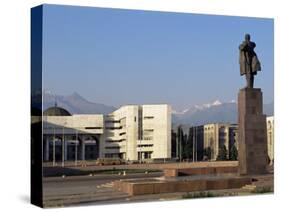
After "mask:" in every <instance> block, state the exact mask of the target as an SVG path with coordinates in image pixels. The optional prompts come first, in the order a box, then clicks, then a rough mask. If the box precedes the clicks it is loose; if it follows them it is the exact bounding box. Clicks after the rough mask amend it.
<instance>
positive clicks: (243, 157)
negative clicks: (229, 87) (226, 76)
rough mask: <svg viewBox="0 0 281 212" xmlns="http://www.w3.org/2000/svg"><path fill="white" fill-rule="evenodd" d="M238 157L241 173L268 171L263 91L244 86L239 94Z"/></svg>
mask: <svg viewBox="0 0 281 212" xmlns="http://www.w3.org/2000/svg"><path fill="white" fill-rule="evenodd" d="M238 145H239V146H238V147H239V148H238V158H239V167H238V170H239V173H240V174H241V175H255V174H265V173H266V172H267V171H266V170H267V160H268V156H267V133H266V116H265V115H264V114H263V102H262V92H261V89H259V88H244V89H241V90H240V91H239V95H238Z"/></svg>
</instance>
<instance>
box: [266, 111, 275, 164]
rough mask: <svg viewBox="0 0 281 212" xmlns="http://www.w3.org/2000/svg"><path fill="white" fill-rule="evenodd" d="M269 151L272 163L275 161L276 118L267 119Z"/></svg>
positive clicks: (269, 117)
mask: <svg viewBox="0 0 281 212" xmlns="http://www.w3.org/2000/svg"><path fill="white" fill-rule="evenodd" d="M266 128H267V151H268V157H269V160H270V162H271V163H272V162H273V161H274V116H268V117H266Z"/></svg>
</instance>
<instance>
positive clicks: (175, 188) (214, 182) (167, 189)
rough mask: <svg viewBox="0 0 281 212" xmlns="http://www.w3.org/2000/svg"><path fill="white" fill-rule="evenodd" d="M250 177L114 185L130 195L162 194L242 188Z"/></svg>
mask: <svg viewBox="0 0 281 212" xmlns="http://www.w3.org/2000/svg"><path fill="white" fill-rule="evenodd" d="M251 182H252V180H251V178H249V177H233V178H224V177H222V178H216V179H193V180H173V181H165V180H155V181H149V179H147V180H143V181H137V180H127V181H115V182H114V187H115V188H116V189H118V190H120V191H123V192H125V193H127V194H129V195H132V196H134V195H145V194H160V193H174V192H193V191H206V190H220V189H232V188H241V187H243V186H245V185H246V184H251Z"/></svg>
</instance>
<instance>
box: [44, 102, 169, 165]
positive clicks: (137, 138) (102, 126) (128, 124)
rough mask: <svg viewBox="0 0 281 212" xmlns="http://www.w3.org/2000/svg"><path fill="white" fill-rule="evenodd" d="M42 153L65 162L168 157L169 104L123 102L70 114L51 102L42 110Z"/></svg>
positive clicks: (45, 159)
mask: <svg viewBox="0 0 281 212" xmlns="http://www.w3.org/2000/svg"><path fill="white" fill-rule="evenodd" d="M42 118H43V145H44V146H43V157H44V161H45V162H52V163H53V165H54V166H56V165H62V166H64V165H65V162H67V163H69V164H71V161H72V162H74V161H75V162H77V161H85V160H89V161H92V160H96V159H97V158H122V159H125V160H143V159H148V160H150V159H157V158H161V159H163V158H171V107H170V106H169V105H167V104H155V105H124V106H122V107H121V108H119V109H117V110H115V111H113V112H112V113H111V114H108V115H103V114H71V113H70V112H69V111H67V110H66V109H64V108H62V107H58V106H57V104H55V105H54V106H53V107H50V108H48V109H46V110H45V111H44V112H43V117H42Z"/></svg>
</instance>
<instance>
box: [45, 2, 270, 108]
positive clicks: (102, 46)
mask: <svg viewBox="0 0 281 212" xmlns="http://www.w3.org/2000/svg"><path fill="white" fill-rule="evenodd" d="M43 13H44V17H43V18H44V20H43V77H44V79H43V83H44V84H43V86H44V88H45V89H47V90H50V91H51V92H53V93H56V94H61V95H69V94H71V93H73V92H77V93H79V94H81V95H82V96H83V97H85V98H86V99H88V100H90V101H93V102H96V103H104V104H107V105H112V106H115V107H118V106H120V105H124V104H151V103H168V104H171V105H172V107H173V109H174V110H178V111H179V110H182V109H185V108H187V107H189V106H192V105H195V104H202V103H208V102H212V101H214V100H217V99H219V100H220V101H222V102H227V101H231V100H233V99H234V100H236V99H237V93H238V90H239V88H241V87H243V86H245V79H244V77H243V78H242V77H240V74H239V62H238V55H239V51H238V46H239V44H240V43H241V42H242V41H243V40H244V34H245V33H250V34H251V37H252V40H253V41H254V42H256V44H257V47H256V49H255V50H256V53H257V55H258V57H259V59H260V61H261V64H262V72H260V73H259V74H258V76H257V77H256V78H255V79H256V80H255V86H256V87H261V88H262V91H263V95H264V102H265V103H269V102H271V101H273V72H274V71H273V62H274V61H273V20H272V19H261V18H245V17H243V18H241V17H231V16H210V15H194V14H187V13H167V12H153V11H138V10H119V9H102V8H91V7H71V6H56V5H45V6H44V12H43Z"/></svg>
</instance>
